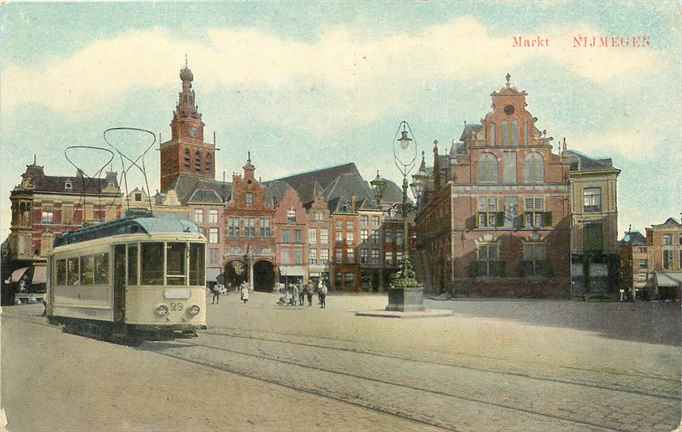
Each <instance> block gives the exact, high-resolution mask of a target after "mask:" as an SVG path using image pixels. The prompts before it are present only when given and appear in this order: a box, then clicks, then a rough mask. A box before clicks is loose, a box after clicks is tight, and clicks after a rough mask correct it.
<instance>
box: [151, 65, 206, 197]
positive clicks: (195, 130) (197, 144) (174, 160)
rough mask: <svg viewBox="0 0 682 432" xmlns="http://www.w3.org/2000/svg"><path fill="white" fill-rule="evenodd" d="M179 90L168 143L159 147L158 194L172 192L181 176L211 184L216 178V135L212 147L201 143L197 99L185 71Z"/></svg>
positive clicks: (202, 132)
mask: <svg viewBox="0 0 682 432" xmlns="http://www.w3.org/2000/svg"><path fill="white" fill-rule="evenodd" d="M180 80H181V81H182V90H181V91H180V93H179V94H178V103H177V106H176V108H175V111H174V112H173V119H172V120H171V123H170V127H171V139H170V140H168V141H166V142H163V143H161V146H160V150H161V159H160V161H161V192H166V191H167V190H168V189H170V188H171V186H172V184H173V183H174V182H175V180H176V179H177V178H178V177H179V176H180V175H182V174H189V175H192V176H194V177H198V178H203V179H207V180H213V179H214V178H215V149H216V147H215V135H214V139H213V141H214V142H213V143H207V142H205V141H204V122H203V121H202V119H201V113H200V112H199V107H198V105H197V104H196V95H195V93H194V89H193V88H192V81H193V80H194V74H193V73H192V71H191V70H190V69H189V67H187V64H185V67H184V68H182V69H181V70H180Z"/></svg>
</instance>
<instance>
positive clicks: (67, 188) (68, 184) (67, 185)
mask: <svg viewBox="0 0 682 432" xmlns="http://www.w3.org/2000/svg"><path fill="white" fill-rule="evenodd" d="M64 190H65V191H70V190H73V184H72V183H71V182H70V181H66V182H64Z"/></svg>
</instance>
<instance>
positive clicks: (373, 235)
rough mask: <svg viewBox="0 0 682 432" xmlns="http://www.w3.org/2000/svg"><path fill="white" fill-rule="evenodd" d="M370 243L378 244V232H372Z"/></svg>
mask: <svg viewBox="0 0 682 432" xmlns="http://www.w3.org/2000/svg"><path fill="white" fill-rule="evenodd" d="M372 243H379V230H378V229H377V230H374V231H372Z"/></svg>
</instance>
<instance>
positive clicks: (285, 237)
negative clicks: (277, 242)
mask: <svg viewBox="0 0 682 432" xmlns="http://www.w3.org/2000/svg"><path fill="white" fill-rule="evenodd" d="M282 242H283V243H290V242H291V231H289V230H282Z"/></svg>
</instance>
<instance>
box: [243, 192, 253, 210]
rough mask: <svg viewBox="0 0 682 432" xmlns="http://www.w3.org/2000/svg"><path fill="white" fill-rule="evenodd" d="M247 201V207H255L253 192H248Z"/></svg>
mask: <svg viewBox="0 0 682 432" xmlns="http://www.w3.org/2000/svg"><path fill="white" fill-rule="evenodd" d="M245 201H246V206H247V207H253V193H251V192H247V193H246V200H245Z"/></svg>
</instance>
